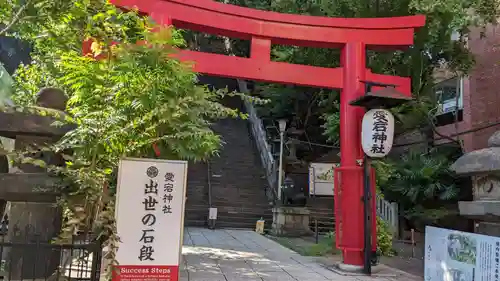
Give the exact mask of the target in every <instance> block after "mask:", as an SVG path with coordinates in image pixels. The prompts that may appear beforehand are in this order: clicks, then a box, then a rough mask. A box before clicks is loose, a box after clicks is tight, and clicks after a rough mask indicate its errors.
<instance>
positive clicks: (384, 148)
mask: <svg viewBox="0 0 500 281" xmlns="http://www.w3.org/2000/svg"><path fill="white" fill-rule="evenodd" d="M393 140H394V116H393V115H392V113H391V112H390V111H389V110H386V109H371V110H369V111H367V112H366V113H365V116H363V123H362V126H361V146H362V147H363V151H364V152H365V153H366V155H367V156H368V157H371V158H381V157H384V156H386V155H387V154H389V152H390V151H391V148H392V142H393Z"/></svg>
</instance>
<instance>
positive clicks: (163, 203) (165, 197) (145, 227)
mask: <svg viewBox="0 0 500 281" xmlns="http://www.w3.org/2000/svg"><path fill="white" fill-rule="evenodd" d="M186 177H187V162H185V161H168V160H157V159H123V160H121V161H120V166H119V171H118V190H117V196H116V201H117V202H116V223H117V231H118V235H119V237H120V239H121V243H120V246H119V248H118V251H117V255H116V259H117V260H118V262H119V264H120V267H133V268H138V267H143V266H145V267H148V268H149V267H151V266H155V267H158V268H160V267H165V266H167V267H169V270H170V269H172V272H171V273H174V272H175V271H177V270H178V265H179V262H180V253H181V247H182V234H183V224H184V204H185V197H186V195H185V192H186ZM134 270H136V271H137V270H138V269H134ZM154 270H158V269H157V268H155V269H154ZM150 271H151V270H150ZM122 272H125V270H124V269H122ZM174 278H175V277H174ZM174 278H172V279H174Z"/></svg>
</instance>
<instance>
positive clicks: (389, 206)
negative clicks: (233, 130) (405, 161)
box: [238, 80, 399, 235]
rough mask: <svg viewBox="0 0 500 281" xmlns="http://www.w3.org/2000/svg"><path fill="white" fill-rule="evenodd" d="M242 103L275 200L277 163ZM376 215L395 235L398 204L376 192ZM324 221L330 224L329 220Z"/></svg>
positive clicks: (256, 120)
mask: <svg viewBox="0 0 500 281" xmlns="http://www.w3.org/2000/svg"><path fill="white" fill-rule="evenodd" d="M238 87H239V89H240V91H241V92H243V93H248V92H249V91H248V89H247V85H246V82H245V81H241V80H238ZM244 105H245V109H246V111H247V114H248V121H249V122H250V126H251V130H252V135H253V137H254V139H255V143H256V145H257V150H258V151H259V155H260V159H261V162H262V165H263V166H264V169H265V171H266V178H267V182H268V184H269V188H268V189H266V193H267V195H268V198H269V199H270V200H273V201H275V200H276V198H277V192H278V191H277V186H278V163H277V161H276V160H275V159H274V157H273V154H272V149H271V147H270V145H269V144H268V143H267V138H266V130H265V128H264V125H263V123H262V120H261V119H260V118H259V116H258V115H257V111H256V110H255V107H254V106H253V105H252V103H251V102H249V101H247V100H245V101H244ZM377 215H378V216H379V217H380V218H381V219H383V220H384V221H386V222H387V223H388V224H389V226H390V227H391V229H392V230H393V233H394V234H395V235H397V232H398V230H399V225H398V224H399V220H398V204H397V203H391V202H389V201H386V200H385V199H383V198H382V197H380V196H379V195H378V194H377ZM325 223H326V224H332V222H331V221H328V222H325ZM330 227H331V226H330ZM326 229H329V227H325V231H326Z"/></svg>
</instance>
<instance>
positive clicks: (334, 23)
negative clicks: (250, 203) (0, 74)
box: [84, 0, 425, 266]
mask: <svg viewBox="0 0 500 281" xmlns="http://www.w3.org/2000/svg"><path fill="white" fill-rule="evenodd" d="M111 2H112V3H113V4H115V5H117V6H118V7H121V8H123V9H130V8H134V7H135V8H137V9H138V10H139V12H140V13H143V14H147V15H149V16H150V17H151V18H152V19H153V20H154V21H155V22H156V23H158V24H163V25H173V26H175V27H178V28H184V29H190V30H195V31H201V32H205V33H210V34H215V35H221V36H228V37H232V38H239V39H245V40H250V41H251V55H250V58H242V57H234V56H225V55H219V54H209V53H203V52H196V51H187V50H182V51H180V52H179V58H180V59H181V60H185V61H192V62H194V70H195V71H197V72H199V73H203V74H208V75H216V76H224V77H230V78H239V79H247V80H256V81H264V82H273V83H285V84H296V85H302V86H311V87H322V88H333V89H341V91H342V93H341V97H340V119H341V120H340V151H341V169H340V170H339V172H341V173H340V175H341V176H342V174H344V172H345V173H346V175H345V176H343V177H341V178H340V179H336V182H338V183H339V186H336V187H335V188H336V189H337V190H336V194H339V196H338V197H339V198H336V200H335V201H336V202H337V204H338V205H340V206H336V211H335V213H336V214H335V215H336V223H337V225H341V227H338V228H337V229H338V231H337V233H336V235H337V246H338V247H339V248H341V249H342V251H343V259H344V264H347V265H353V266H362V265H363V244H364V240H363V231H364V229H363V206H362V200H361V198H362V195H363V172H362V168H361V167H359V166H358V165H357V164H356V160H357V159H362V156H363V152H362V150H361V120H362V116H363V114H364V110H363V109H362V108H359V107H354V106H351V105H349V102H350V101H352V100H355V99H357V98H358V97H360V96H362V95H364V91H365V89H364V84H363V83H362V81H371V82H378V83H383V84H392V85H396V88H397V90H398V91H400V92H401V93H404V94H405V95H408V96H411V81H410V79H409V78H405V77H398V76H389V75H381V74H374V73H372V72H371V71H370V70H369V69H367V68H366V50H367V49H389V50H397V49H403V48H405V47H407V46H410V45H412V44H413V35H414V30H415V29H416V28H419V27H421V26H423V25H424V24H425V17H424V16H408V17H396V18H327V17H311V16H299V15H292V14H280V13H275V12H266V11H261V10H254V9H248V8H243V7H239V6H234V5H228V4H222V3H218V2H213V1H210V0H111ZM271 44H283V45H295V46H304V47H320V48H341V49H342V58H341V67H339V68H323V67H315V66H306V65H297V64H289V63H281V62H273V61H271V60H270V51H271ZM88 47H89V46H88V44H87V45H86V46H84V49H87V51H88ZM374 90H376V89H374ZM339 190H340V191H341V192H339ZM340 193H341V194H342V195H341V196H340ZM337 207H339V208H337ZM373 235H375V230H374V233H373Z"/></svg>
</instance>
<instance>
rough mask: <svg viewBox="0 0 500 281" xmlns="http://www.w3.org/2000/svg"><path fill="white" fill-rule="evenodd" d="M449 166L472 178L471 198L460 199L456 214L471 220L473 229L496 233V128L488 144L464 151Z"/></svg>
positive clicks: (499, 165)
mask: <svg viewBox="0 0 500 281" xmlns="http://www.w3.org/2000/svg"><path fill="white" fill-rule="evenodd" d="M451 170H452V171H454V172H455V173H457V174H458V175H460V176H470V177H471V179H472V188H473V201H460V202H458V207H459V211H460V215H462V216H465V217H468V218H470V219H473V220H474V221H475V226H476V227H475V232H476V233H479V234H485V235H491V236H499V237H500V131H497V132H495V133H494V134H493V135H492V136H491V137H490V138H489V139H488V147H487V148H483V149H479V150H475V151H472V152H469V153H466V154H464V155H463V156H462V157H460V158H459V159H458V160H457V161H455V163H453V165H452V166H451Z"/></svg>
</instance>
